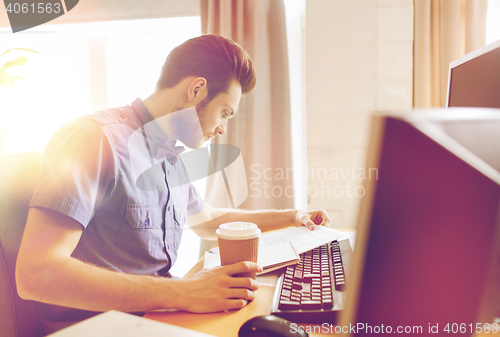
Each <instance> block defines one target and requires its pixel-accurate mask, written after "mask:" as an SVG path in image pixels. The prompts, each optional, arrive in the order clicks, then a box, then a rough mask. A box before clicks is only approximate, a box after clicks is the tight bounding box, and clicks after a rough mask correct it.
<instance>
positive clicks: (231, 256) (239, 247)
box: [215, 222, 260, 279]
mask: <svg viewBox="0 0 500 337" xmlns="http://www.w3.org/2000/svg"><path fill="white" fill-rule="evenodd" d="M215 235H216V236H217V238H218V241H219V251H220V262H221V265H223V266H226V265H228V264H233V263H236V262H240V261H252V262H257V254H258V251H259V236H260V229H259V227H257V225H256V224H254V223H251V222H229V223H224V224H222V225H220V226H219V228H218V229H217V230H216V231H215ZM233 276H236V277H251V278H253V279H255V276H256V273H255V272H248V273H239V274H234V275H233Z"/></svg>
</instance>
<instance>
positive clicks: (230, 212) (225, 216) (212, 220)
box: [191, 206, 297, 240]
mask: <svg viewBox="0 0 500 337" xmlns="http://www.w3.org/2000/svg"><path fill="white" fill-rule="evenodd" d="M207 208H208V209H207V210H204V212H206V214H205V217H206V218H209V220H207V221H204V222H202V223H200V224H197V225H194V226H192V227H191V228H192V229H193V231H194V232H196V233H197V234H198V235H199V236H201V237H203V238H205V239H212V240H215V239H216V237H215V230H216V229H217V228H218V227H219V225H220V224H222V223H226V222H235V221H244V222H253V223H255V224H257V226H259V228H260V229H261V230H262V231H263V232H265V231H269V230H274V229H280V228H285V227H289V226H294V225H296V224H297V221H296V216H297V210H263V211H247V210H238V209H216V208H211V207H208V206H207Z"/></svg>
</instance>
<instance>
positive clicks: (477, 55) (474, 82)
mask: <svg viewBox="0 0 500 337" xmlns="http://www.w3.org/2000/svg"><path fill="white" fill-rule="evenodd" d="M446 102H447V106H449V107H484V108H500V40H498V41H496V42H494V43H492V44H489V45H487V46H483V47H481V48H479V49H476V50H475V51H473V52H471V53H469V54H467V55H465V56H463V57H461V58H459V59H458V60H456V61H454V62H452V63H450V71H449V76H448V96H447V100H446Z"/></svg>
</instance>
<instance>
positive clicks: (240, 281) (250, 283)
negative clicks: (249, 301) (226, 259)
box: [227, 277, 259, 291]
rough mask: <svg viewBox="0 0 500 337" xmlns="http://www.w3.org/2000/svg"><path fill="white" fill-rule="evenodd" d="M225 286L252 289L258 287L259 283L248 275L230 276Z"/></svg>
mask: <svg viewBox="0 0 500 337" xmlns="http://www.w3.org/2000/svg"><path fill="white" fill-rule="evenodd" d="M227 286H228V287H230V288H246V289H250V290H252V291H255V290H257V289H259V284H258V283H257V281H255V280H254V279H251V278H249V277H231V278H230V279H229V280H228V282H227Z"/></svg>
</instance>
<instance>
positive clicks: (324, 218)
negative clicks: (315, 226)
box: [320, 210, 330, 227]
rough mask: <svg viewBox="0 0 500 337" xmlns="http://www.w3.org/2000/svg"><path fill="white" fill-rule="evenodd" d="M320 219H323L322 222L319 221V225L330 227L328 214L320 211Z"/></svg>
mask: <svg viewBox="0 0 500 337" xmlns="http://www.w3.org/2000/svg"><path fill="white" fill-rule="evenodd" d="M320 213H321V217H322V218H323V221H321V223H320V225H321V226H325V227H328V226H329V225H330V217H329V216H328V213H326V211H324V210H321V211H320Z"/></svg>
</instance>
